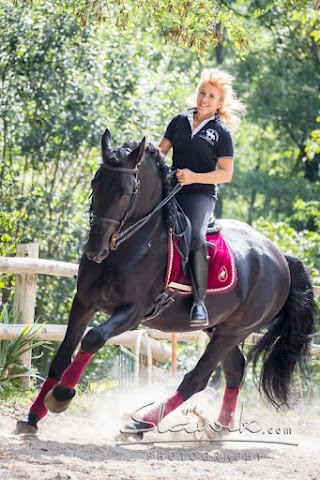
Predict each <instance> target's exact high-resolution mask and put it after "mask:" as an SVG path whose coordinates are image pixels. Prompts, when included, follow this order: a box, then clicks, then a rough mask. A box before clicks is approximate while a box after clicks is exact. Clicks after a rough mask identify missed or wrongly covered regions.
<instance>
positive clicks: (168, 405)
mask: <svg viewBox="0 0 320 480" xmlns="http://www.w3.org/2000/svg"><path fill="white" fill-rule="evenodd" d="M183 402H184V400H183V397H182V395H181V393H179V392H175V393H174V394H173V395H172V396H171V397H169V398H168V400H166V402H165V403H161V404H160V405H157V406H156V407H154V408H152V409H151V410H149V411H148V412H146V413H145V414H144V415H143V417H142V420H143V421H144V422H152V423H153V424H154V425H158V423H159V422H160V421H161V420H162V418H164V417H166V416H167V415H168V414H169V413H170V412H172V411H173V410H175V409H176V408H178V407H179V406H180V405H181V404H182V403H183Z"/></svg>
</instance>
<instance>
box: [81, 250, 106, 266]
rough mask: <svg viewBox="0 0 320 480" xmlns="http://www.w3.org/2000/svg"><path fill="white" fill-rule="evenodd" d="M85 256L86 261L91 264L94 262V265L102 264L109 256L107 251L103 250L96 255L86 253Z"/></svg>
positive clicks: (94, 253)
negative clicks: (89, 261)
mask: <svg viewBox="0 0 320 480" xmlns="http://www.w3.org/2000/svg"><path fill="white" fill-rule="evenodd" d="M86 255H87V258H88V260H91V261H92V262H95V263H102V262H103V260H105V259H106V258H107V256H108V255H109V249H105V250H103V251H102V252H101V253H98V254H97V253H96V252H90V251H86Z"/></svg>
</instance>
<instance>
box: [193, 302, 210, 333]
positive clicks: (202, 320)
mask: <svg viewBox="0 0 320 480" xmlns="http://www.w3.org/2000/svg"><path fill="white" fill-rule="evenodd" d="M190 327H209V318H208V311H207V308H206V306H205V303H204V302H203V301H201V300H200V301H198V302H194V304H193V305H192V308H191V311H190Z"/></svg>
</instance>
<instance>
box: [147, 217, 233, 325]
mask: <svg viewBox="0 0 320 480" xmlns="http://www.w3.org/2000/svg"><path fill="white" fill-rule="evenodd" d="M221 229H222V227H221V225H219V224H217V223H216V222H215V219H214V218H213V219H210V223H209V225H208V229H207V246H208V256H209V275H208V287H207V295H214V294H222V293H227V292H229V291H231V290H232V289H233V288H234V287H235V286H236V284H237V270H236V264H235V259H234V255H233V253H232V251H231V249H230V247H229V244H228V243H227V241H226V240H225V239H224V238H223V235H222V234H221V233H220V231H221ZM190 240H191V223H190V220H189V218H188V217H187V216H186V215H185V214H184V212H183V211H181V210H180V211H178V215H177V222H176V225H175V227H174V228H173V229H172V231H169V232H168V262H167V271H166V276H165V282H164V289H163V291H161V292H160V293H159V294H158V295H157V296H156V298H155V299H154V300H153V302H152V305H151V307H150V309H149V310H148V312H147V314H146V316H145V318H144V321H146V320H151V319H153V318H155V317H157V316H158V315H159V314H160V313H162V312H163V311H164V310H165V309H167V308H168V307H170V306H171V305H172V304H173V303H174V301H175V297H176V296H188V295H192V287H191V281H190V279H189V278H188V275H187V263H188V258H189V252H190Z"/></svg>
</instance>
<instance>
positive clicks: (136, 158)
mask: <svg viewBox="0 0 320 480" xmlns="http://www.w3.org/2000/svg"><path fill="white" fill-rule="evenodd" d="M146 143H147V140H146V137H143V139H142V140H141V142H140V143H139V145H138V146H137V147H136V148H135V149H134V150H132V152H131V153H130V155H129V158H130V160H131V161H132V163H133V165H134V166H136V165H138V163H140V162H142V160H143V155H144V151H145V149H146Z"/></svg>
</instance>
